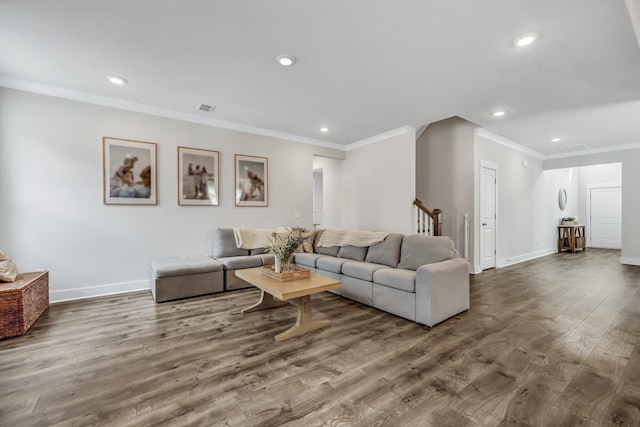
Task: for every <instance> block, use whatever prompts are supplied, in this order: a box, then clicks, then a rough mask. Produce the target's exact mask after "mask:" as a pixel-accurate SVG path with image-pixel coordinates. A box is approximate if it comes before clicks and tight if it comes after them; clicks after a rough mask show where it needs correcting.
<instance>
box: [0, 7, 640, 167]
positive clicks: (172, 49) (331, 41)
mask: <svg viewBox="0 0 640 427" xmlns="http://www.w3.org/2000/svg"><path fill="white" fill-rule="evenodd" d="M634 5H635V7H637V8H638V11H640V5H639V0H627V1H626V2H625V0H535V1H533V0H510V1H504V0H483V1H477V0H449V1H435V0H431V1H427V0H395V1H393V2H391V1H385V0H350V1H344V0H323V1H312V0H306V1H300V0H270V1H258V0H254V1H246V0H234V1H219V0H199V1H198V0H184V1H179V2H178V1H174V0H135V1H131V0H109V1H104V0H100V1H96V0H52V1H35V0H2V1H1V2H0V77H2V78H3V79H4V80H3V81H4V82H5V86H7V84H6V82H7V81H13V82H15V81H20V82H23V83H24V82H28V83H29V84H34V85H35V84H41V85H47V86H50V87H55V88H63V89H69V90H72V91H77V92H79V93H84V94H90V95H95V96H99V97H104V98H105V99H107V98H111V99H117V100H121V101H126V102H130V103H137V104H144V105H147V106H151V107H155V108H159V109H163V111H174V112H177V113H180V114H182V115H183V117H194V118H195V117H200V120H210V121H211V123H225V122H230V123H237V124H242V125H246V126H251V127H255V128H261V129H264V130H270V131H275V132H279V133H284V134H289V135H292V136H293V138H294V139H295V138H304V139H306V140H309V141H323V142H327V143H335V144H341V145H347V144H350V143H353V142H357V141H360V140H363V139H366V138H369V137H373V136H375V135H378V134H380V133H383V132H386V131H390V130H393V129H397V128H399V127H402V126H405V125H411V126H414V127H416V128H417V129H418V128H420V127H422V126H423V125H425V124H429V123H432V122H434V121H438V120H441V119H445V118H448V117H451V116H460V117H462V118H464V119H466V120H469V121H471V122H473V123H476V124H478V125H480V126H482V127H484V128H485V129H487V130H489V131H491V132H493V133H495V134H498V135H500V136H502V137H504V138H507V139H509V140H512V141H514V142H517V143H519V144H522V145H524V146H526V147H529V148H531V149H533V150H535V151H537V152H539V153H541V154H543V155H547V156H548V155H555V154H558V153H561V152H563V151H566V150H572V149H576V147H578V146H581V147H583V148H584V149H586V150H600V149H605V148H607V147H611V146H620V145H627V144H637V143H640V45H639V43H638V38H637V37H636V34H635V33H634V26H633V25H632V18H631V16H633V15H632V14H630V9H633V7H634ZM628 7H629V9H628ZM528 32H537V33H539V39H538V40H537V41H536V42H535V43H533V44H532V45H530V46H527V47H524V48H516V47H515V46H514V44H513V41H514V39H515V38H516V37H517V36H519V35H521V34H523V33H528ZM285 53H286V54H291V55H294V56H295V57H296V60H297V61H296V63H295V64H294V65H293V66H290V67H282V66H280V65H279V64H277V63H276V56H278V55H280V54H285ZM111 74H115V75H120V76H123V77H125V78H126V79H127V81H128V84H127V85H125V86H121V87H118V86H114V85H112V84H111V83H109V82H108V81H107V80H106V78H105V76H106V75H111ZM201 103H204V104H210V105H215V109H214V110H213V111H212V112H210V113H205V112H200V111H198V110H197V108H198V106H199V105H200V104H201ZM496 109H505V110H506V111H507V113H506V114H505V115H504V116H503V117H501V118H495V117H493V116H492V115H491V113H492V112H493V111H495V110H496ZM321 126H327V127H329V131H328V132H326V133H322V132H320V130H319V129H320V127H321ZM554 137H557V138H561V141H560V142H557V143H551V142H550V139H551V138H554Z"/></svg>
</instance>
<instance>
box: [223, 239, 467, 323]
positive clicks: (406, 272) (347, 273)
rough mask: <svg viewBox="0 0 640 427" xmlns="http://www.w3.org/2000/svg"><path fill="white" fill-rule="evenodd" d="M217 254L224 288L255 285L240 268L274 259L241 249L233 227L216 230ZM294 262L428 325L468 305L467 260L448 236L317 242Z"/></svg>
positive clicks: (361, 298)
mask: <svg viewBox="0 0 640 427" xmlns="http://www.w3.org/2000/svg"><path fill="white" fill-rule="evenodd" d="M317 241H318V238H316V242H317ZM213 257H214V258H215V259H216V260H218V261H219V262H221V263H222V264H223V266H224V281H225V290H233V289H241V288H246V287H249V286H250V285H248V284H247V283H246V282H244V281H242V280H241V279H238V278H237V277H236V276H235V270H238V269H243V268H252V267H260V266H261V265H269V264H273V263H274V258H273V255H270V254H265V253H264V249H261V248H258V249H255V250H245V249H238V248H236V245H235V239H234V236H233V229H230V228H229V229H218V230H216V232H215V234H214V241H213ZM295 263H296V264H297V265H299V266H302V267H306V268H309V269H310V270H312V271H313V272H315V273H317V274H321V275H324V276H328V277H333V278H335V279H338V280H340V281H342V287H341V288H338V289H336V290H333V291H331V292H334V293H336V294H338V295H341V296H343V297H346V298H349V299H353V300H355V301H358V302H361V303H363V304H367V305H369V306H373V307H376V308H378V309H380V310H384V311H386V312H389V313H392V314H395V315H397V316H400V317H403V318H405V319H409V320H411V321H414V322H417V323H420V324H423V325H427V326H434V325H436V324H438V323H440V322H442V321H444V320H446V319H448V318H450V317H452V316H455V315H456V314H459V313H461V312H463V311H465V310H468V309H469V270H468V264H467V261H466V260H464V259H462V258H460V257H459V256H457V254H456V252H455V249H454V245H453V241H452V240H451V239H450V238H448V237H429V236H420V235H417V234H408V235H403V234H398V233H390V234H389V235H388V236H387V237H386V238H385V239H384V241H382V242H380V243H376V244H373V245H371V246H368V247H356V246H334V247H318V246H317V245H314V251H313V252H301V253H296V254H295Z"/></svg>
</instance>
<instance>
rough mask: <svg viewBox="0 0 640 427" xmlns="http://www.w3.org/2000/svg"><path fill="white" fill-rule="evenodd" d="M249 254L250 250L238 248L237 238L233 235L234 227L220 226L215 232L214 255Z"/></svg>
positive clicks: (217, 256) (215, 256) (219, 256)
mask: <svg viewBox="0 0 640 427" xmlns="http://www.w3.org/2000/svg"><path fill="white" fill-rule="evenodd" d="M243 255H249V250H247V249H238V248H237V247H236V238H235V237H234V236H233V228H218V229H217V230H216V231H215V232H214V233H213V257H214V258H221V257H229V256H243Z"/></svg>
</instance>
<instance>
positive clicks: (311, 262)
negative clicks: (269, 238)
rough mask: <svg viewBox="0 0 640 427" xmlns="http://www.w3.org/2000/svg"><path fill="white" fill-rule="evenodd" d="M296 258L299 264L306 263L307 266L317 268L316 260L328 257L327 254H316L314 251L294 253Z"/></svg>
mask: <svg viewBox="0 0 640 427" xmlns="http://www.w3.org/2000/svg"><path fill="white" fill-rule="evenodd" d="M293 256H294V258H293V259H294V260H295V262H296V264H297V265H304V266H305V267H313V268H316V261H317V260H318V259H320V258H324V257H326V255H322V254H314V253H306V252H304V253H302V252H299V253H296V254H294V255H293Z"/></svg>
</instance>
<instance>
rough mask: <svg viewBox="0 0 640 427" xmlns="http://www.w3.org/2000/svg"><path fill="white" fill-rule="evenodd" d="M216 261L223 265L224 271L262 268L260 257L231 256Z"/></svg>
mask: <svg viewBox="0 0 640 427" xmlns="http://www.w3.org/2000/svg"><path fill="white" fill-rule="evenodd" d="M218 261H220V262H221V263H222V265H224V269H225V270H242V269H244V268H255V267H261V266H262V258H260V256H255V255H254V256H251V255H246V256H233V257H224V258H218Z"/></svg>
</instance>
